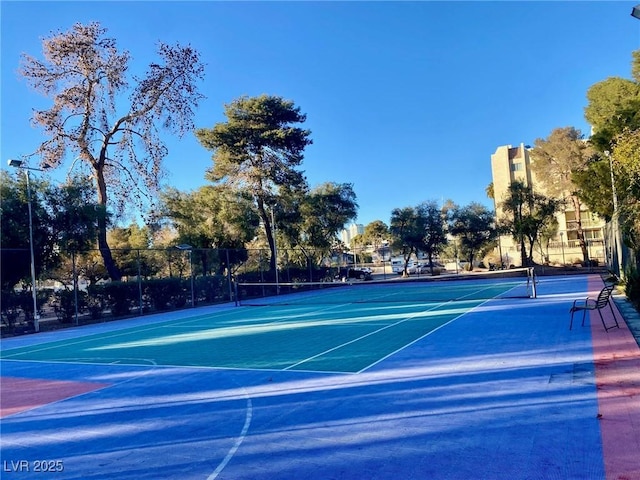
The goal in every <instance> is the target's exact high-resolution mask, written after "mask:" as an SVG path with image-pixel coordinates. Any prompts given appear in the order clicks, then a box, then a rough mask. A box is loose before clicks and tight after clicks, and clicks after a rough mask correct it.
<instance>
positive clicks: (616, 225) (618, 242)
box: [604, 150, 624, 278]
mask: <svg viewBox="0 0 640 480" xmlns="http://www.w3.org/2000/svg"><path fill="white" fill-rule="evenodd" d="M604 154H605V156H606V157H607V158H608V159H609V173H610V174H611V195H612V201H613V216H612V218H611V223H612V226H613V229H614V232H613V233H614V235H615V239H614V242H615V247H616V267H617V268H618V272H617V273H618V276H619V277H620V278H622V277H623V276H624V271H623V268H622V236H621V235H620V216H619V213H620V212H619V211H618V195H617V194H616V181H615V177H614V175H613V158H611V153H610V152H609V151H608V150H606V151H605V152H604Z"/></svg>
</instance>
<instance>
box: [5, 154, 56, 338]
mask: <svg viewBox="0 0 640 480" xmlns="http://www.w3.org/2000/svg"><path fill="white" fill-rule="evenodd" d="M8 163H9V166H10V167H13V168H19V169H20V170H24V174H25V176H26V177H27V208H28V210H29V253H30V254H31V282H32V286H31V294H32V297H33V329H34V330H35V331H36V332H39V331H40V322H39V320H40V315H38V299H37V296H36V262H35V256H34V253H33V217H32V214H31V185H30V183H29V170H35V171H37V172H42V169H41V168H33V167H27V166H25V165H23V163H24V162H23V161H22V160H9V162H8ZM47 167H48V165H47ZM45 168H46V167H45Z"/></svg>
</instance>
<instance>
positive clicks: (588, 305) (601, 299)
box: [569, 285, 620, 331]
mask: <svg viewBox="0 0 640 480" xmlns="http://www.w3.org/2000/svg"><path fill="white" fill-rule="evenodd" d="M614 288H615V285H606V286H605V287H604V288H603V289H602V290H600V293H599V294H598V298H596V299H593V298H589V297H587V298H586V299H584V300H583V299H579V300H574V301H573V306H572V307H571V310H570V312H571V322H570V323H569V330H571V328H572V327H573V314H574V313H576V312H578V311H580V310H582V326H583V327H584V320H585V318H586V316H587V310H597V311H598V313H599V314H600V320H602V325H603V326H604V329H605V331H609V330H611V329H612V328H620V325H619V324H618V319H617V318H616V314H615V312H614V311H613V306H612V305H611V294H612V293H613V289H614ZM607 305H609V308H610V309H611V314H612V315H613V320H614V322H616V324H615V325H611V326H610V327H608V326H607V324H606V323H605V321H604V317H603V316H602V309H603V308H605V307H606V306H607Z"/></svg>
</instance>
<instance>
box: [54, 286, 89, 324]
mask: <svg viewBox="0 0 640 480" xmlns="http://www.w3.org/2000/svg"><path fill="white" fill-rule="evenodd" d="M86 302H87V293H86V292H78V313H83V312H84V309H85V307H86ZM53 310H54V311H55V312H56V317H58V321H59V322H60V323H71V321H72V320H73V319H74V318H75V316H76V295H75V293H74V291H73V290H66V289H65V290H59V291H57V292H55V293H54V294H53Z"/></svg>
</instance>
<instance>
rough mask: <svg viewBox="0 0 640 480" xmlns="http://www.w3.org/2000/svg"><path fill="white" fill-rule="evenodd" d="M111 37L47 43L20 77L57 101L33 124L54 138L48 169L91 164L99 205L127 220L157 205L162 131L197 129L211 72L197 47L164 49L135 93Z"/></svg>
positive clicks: (78, 33)
mask: <svg viewBox="0 0 640 480" xmlns="http://www.w3.org/2000/svg"><path fill="white" fill-rule="evenodd" d="M105 33H106V29H105V28H102V27H101V26H100V24H98V23H90V24H88V25H82V24H79V23H78V24H75V25H74V26H73V27H72V28H71V29H70V30H69V31H67V32H58V33H55V34H53V35H52V36H51V37H49V38H45V39H44V40H43V56H44V61H41V60H38V59H36V58H34V57H32V56H29V55H26V54H23V56H22V64H21V68H20V74H21V75H22V76H23V77H24V78H26V80H27V82H28V84H29V85H30V86H31V87H32V88H33V89H34V90H36V91H38V92H40V93H42V94H43V95H44V96H46V97H48V98H50V99H51V100H52V101H53V105H52V106H51V108H49V109H47V110H36V111H34V114H33V119H32V122H33V124H34V125H36V126H38V127H40V128H42V129H43V130H44V133H45V135H46V136H47V137H48V139H47V140H46V141H44V142H43V143H42V144H41V145H40V146H39V147H38V149H37V151H36V154H37V155H39V156H40V157H41V160H42V163H43V164H48V165H49V166H52V167H58V166H61V165H62V164H63V163H64V162H65V160H67V159H68V158H71V157H73V158H74V160H73V161H74V162H75V161H77V160H80V161H82V162H84V163H85V164H86V165H87V166H88V167H89V168H90V171H91V172H92V176H93V181H94V184H95V187H96V193H97V201H98V204H99V205H100V206H101V207H102V208H105V209H106V208H107V207H109V208H113V209H114V210H115V212H116V213H118V214H120V213H122V212H123V211H124V210H125V208H126V206H130V205H135V206H137V207H138V208H139V209H143V208H144V206H145V202H149V203H151V204H153V198H154V193H155V191H156V190H157V188H158V186H159V182H160V179H161V177H162V173H163V169H162V160H163V158H164V157H165V156H166V154H167V148H166V146H165V144H164V143H163V142H162V140H161V137H160V130H161V129H167V130H169V131H171V132H172V133H175V134H178V135H180V136H181V135H183V134H184V133H185V132H188V131H191V130H192V129H193V115H194V109H195V107H197V105H198V103H199V101H200V100H201V99H202V98H203V96H202V95H200V94H199V93H198V89H197V86H196V83H197V81H198V80H201V79H202V77H203V73H204V66H203V65H202V63H201V62H200V59H199V54H198V52H197V51H195V50H194V49H193V48H192V47H190V46H186V47H184V46H180V45H178V44H176V45H173V46H171V45H167V44H164V43H159V44H158V56H159V57H160V62H158V63H155V62H154V63H151V64H150V65H149V67H148V70H147V72H146V73H145V75H144V76H143V77H141V78H138V77H136V76H134V77H133V84H134V86H133V88H129V84H128V81H127V78H126V74H127V71H128V70H129V63H130V60H131V57H130V55H129V52H127V51H118V49H117V48H116V41H115V40H114V39H112V38H105V37H104V35H105ZM127 93H128V94H129V96H128V99H127V100H125V99H124V98H123V97H124V96H125V94H127ZM106 218H107V217H106V216H102V220H101V221H100V223H99V228H98V231H99V233H98V247H99V248H100V251H101V253H102V257H103V260H104V263H105V267H106V269H107V271H108V273H109V276H110V277H111V278H112V279H114V280H118V279H120V276H121V275H120V271H119V269H118V267H117V265H116V263H115V261H114V260H113V257H112V255H111V250H110V249H109V245H108V243H107V221H106Z"/></svg>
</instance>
